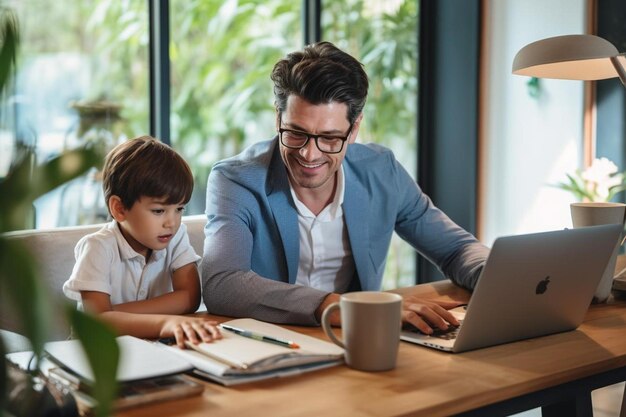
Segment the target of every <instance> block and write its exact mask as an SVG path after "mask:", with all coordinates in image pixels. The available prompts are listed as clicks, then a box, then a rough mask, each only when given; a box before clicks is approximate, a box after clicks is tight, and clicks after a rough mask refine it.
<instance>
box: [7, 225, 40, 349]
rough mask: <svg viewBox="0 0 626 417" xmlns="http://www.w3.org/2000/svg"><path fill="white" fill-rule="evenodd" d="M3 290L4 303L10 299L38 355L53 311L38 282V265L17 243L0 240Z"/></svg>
mask: <svg viewBox="0 0 626 417" xmlns="http://www.w3.org/2000/svg"><path fill="white" fill-rule="evenodd" d="M0 265H2V269H1V270H0V288H1V289H2V293H3V294H4V295H6V297H5V296H4V295H3V298H2V300H3V302H4V300H8V302H9V304H10V308H12V309H13V310H14V311H15V312H16V313H17V314H16V316H17V317H20V320H21V323H20V324H21V328H22V329H23V333H24V336H26V337H27V338H28V339H30V342H31V344H32V347H33V351H34V352H35V353H36V354H37V355H38V356H39V355H40V353H41V351H42V349H43V344H44V341H45V340H46V334H47V329H48V328H49V327H50V326H49V325H48V321H49V318H50V317H51V309H50V304H49V300H48V299H47V297H46V293H45V291H44V290H43V289H42V288H41V285H40V283H39V281H38V279H37V272H38V271H37V265H36V264H35V263H34V262H33V260H32V256H31V254H30V252H29V251H28V250H27V249H26V248H24V247H23V246H22V245H21V244H19V243H17V242H16V241H14V240H9V239H6V238H2V237H0Z"/></svg>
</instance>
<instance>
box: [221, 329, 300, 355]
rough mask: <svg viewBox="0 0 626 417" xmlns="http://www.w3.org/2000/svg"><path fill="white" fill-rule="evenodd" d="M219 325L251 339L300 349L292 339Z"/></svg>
mask: <svg viewBox="0 0 626 417" xmlns="http://www.w3.org/2000/svg"><path fill="white" fill-rule="evenodd" d="M219 327H220V328H222V329H224V330H228V331H229V332H233V333H235V334H238V335H239V336H243V337H249V338H250V339H254V340H259V341H261V342H267V343H274V344H276V345H281V346H284V347H288V348H291V349H300V346H299V345H298V344H297V343H295V342H292V341H290V340H282V339H278V338H275V337H272V336H266V335H264V334H260V333H255V332H251V331H250V330H245V329H240V328H238V327H233V326H229V325H227V324H220V325H219Z"/></svg>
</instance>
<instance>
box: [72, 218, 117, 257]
mask: <svg viewBox="0 0 626 417" xmlns="http://www.w3.org/2000/svg"><path fill="white" fill-rule="evenodd" d="M119 233H120V232H119V229H118V227H117V224H116V222H115V221H112V222H109V223H107V224H105V225H104V226H102V228H101V229H100V230H98V231H96V232H93V233H90V234H88V235H85V236H83V237H82V238H81V239H80V240H79V241H78V243H77V244H76V249H77V250H83V249H84V248H86V247H88V248H93V249H95V248H100V249H101V250H106V249H109V248H110V249H114V248H117V246H118V240H119V237H118V234H119Z"/></svg>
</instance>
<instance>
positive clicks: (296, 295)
mask: <svg viewBox="0 0 626 417" xmlns="http://www.w3.org/2000/svg"><path fill="white" fill-rule="evenodd" d="M264 197H265V195H264V191H262V190H260V193H259V194H258V195H257V194H253V192H252V191H250V190H249V189H248V188H246V187H244V186H242V185H240V184H238V183H236V182H235V181H233V180H231V179H229V178H227V176H226V175H225V174H224V173H222V172H221V171H219V169H218V170H216V169H215V168H214V169H213V171H212V172H211V175H210V176H209V182H208V189H207V210H206V211H207V215H208V223H207V226H206V229H205V233H206V238H205V242H204V255H203V257H202V263H201V275H202V293H203V298H204V302H205V304H206V306H207V309H208V310H209V311H210V312H211V313H214V314H221V315H226V316H231V317H253V318H257V319H260V320H264V321H269V322H274V323H293V324H301V325H318V324H319V321H318V320H317V318H316V317H315V314H314V313H315V310H316V309H317V308H318V306H319V305H320V304H321V303H322V300H323V299H324V298H325V297H326V296H327V295H328V293H327V292H324V291H320V290H317V289H314V288H310V287H305V286H300V285H293V284H289V283H288V282H285V281H287V277H267V278H266V277H263V276H261V275H259V274H257V273H255V272H254V271H252V270H251V259H252V250H253V228H254V226H255V222H263V221H266V222H267V221H269V222H273V221H274V220H273V218H271V216H268V213H266V212H264V213H262V212H261V211H262V209H261V208H260V207H259V205H260V204H262V203H259V201H258V200H257V199H259V198H264ZM268 239H269V237H268ZM281 257H283V254H282V253H280V254H279V253H274V252H273V251H270V250H268V259H267V262H268V263H271V262H285V260H283V259H280V258H281ZM270 278H273V279H270Z"/></svg>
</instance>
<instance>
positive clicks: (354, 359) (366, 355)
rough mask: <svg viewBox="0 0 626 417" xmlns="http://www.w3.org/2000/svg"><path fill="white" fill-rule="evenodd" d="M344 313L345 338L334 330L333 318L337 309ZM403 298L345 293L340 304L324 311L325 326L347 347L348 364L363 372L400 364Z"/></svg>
mask: <svg viewBox="0 0 626 417" xmlns="http://www.w3.org/2000/svg"><path fill="white" fill-rule="evenodd" d="M337 309H339V310H340V313H341V329H342V333H343V340H339V339H338V338H337V336H335V334H334V333H333V331H332V329H331V327H330V323H329V319H330V315H331V314H332V313H333V311H335V310H337ZM401 318H402V297H401V296H400V295H398V294H393V293H388V292H378V291H360V292H352V293H347V294H343V295H342V296H341V297H340V299H339V302H338V303H333V304H331V305H329V306H328V307H327V308H326V310H324V313H323V314H322V327H323V328H324V332H326V334H327V335H328V337H329V338H330V339H331V340H332V341H333V342H334V343H335V344H337V345H339V346H341V347H343V348H344V349H345V350H346V352H345V359H346V364H347V365H348V366H349V367H351V368H354V369H358V370H361V371H386V370H389V369H393V368H395V366H396V359H397V356H398V346H399V344H400V327H401V325H402V323H401Z"/></svg>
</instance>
